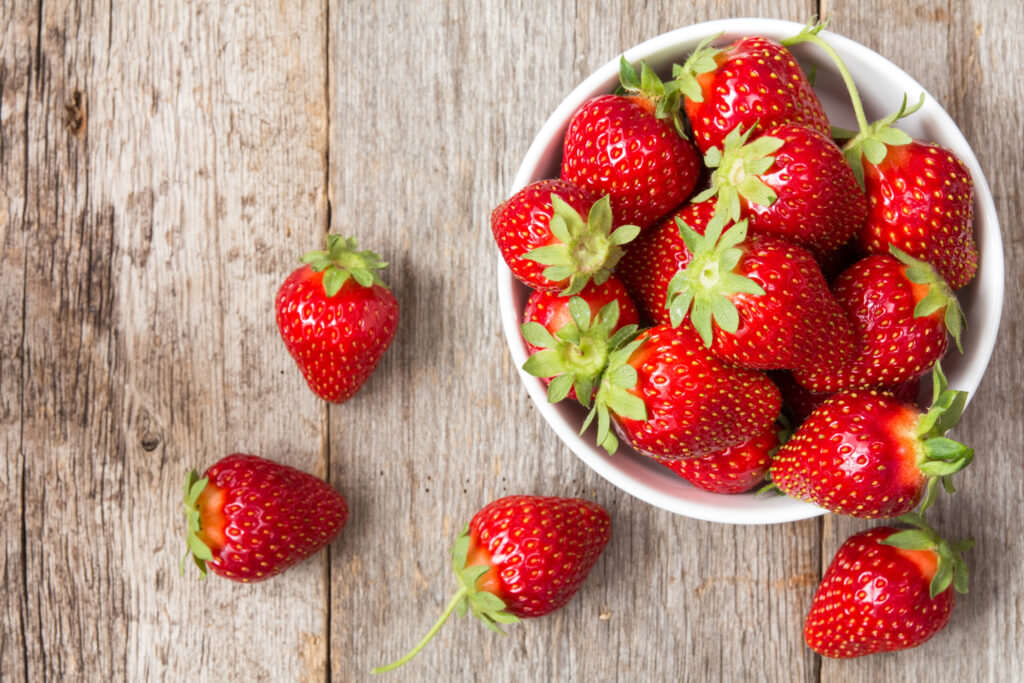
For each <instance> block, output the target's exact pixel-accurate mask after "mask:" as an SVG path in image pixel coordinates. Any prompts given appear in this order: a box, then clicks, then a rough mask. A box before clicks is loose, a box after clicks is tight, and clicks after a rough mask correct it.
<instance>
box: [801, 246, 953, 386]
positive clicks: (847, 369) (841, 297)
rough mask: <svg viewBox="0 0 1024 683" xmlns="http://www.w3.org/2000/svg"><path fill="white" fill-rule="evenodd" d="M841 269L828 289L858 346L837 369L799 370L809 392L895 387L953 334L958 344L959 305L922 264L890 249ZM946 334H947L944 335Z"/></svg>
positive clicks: (919, 370)
mask: <svg viewBox="0 0 1024 683" xmlns="http://www.w3.org/2000/svg"><path fill="white" fill-rule="evenodd" d="M893 249H894V250H895V251H894V252H893V253H894V256H889V255H888V254H875V255H873V256H869V257H867V258H865V259H862V260H860V261H858V262H857V263H855V264H854V265H852V266H851V267H850V268H848V269H847V270H846V271H844V272H843V273H842V274H841V275H840V276H839V278H838V279H837V280H836V283H835V286H834V288H833V293H834V294H835V297H836V300H838V301H839V305H840V306H842V307H843V309H844V310H845V311H846V313H847V315H848V316H849V318H850V320H851V321H853V325H854V329H855V331H856V335H857V337H858V339H860V340H861V344H860V350H859V351H858V353H857V355H856V356H855V357H854V359H853V360H852V361H851V362H849V363H847V364H845V365H843V366H841V367H839V368H838V369H837V370H826V369H824V368H814V369H811V370H809V371H797V372H795V373H794V376H795V378H796V380H797V381H798V382H800V383H801V384H803V385H804V386H806V387H808V388H809V389H811V390H813V391H826V392H834V391H839V390H840V389H854V388H870V387H894V386H897V385H899V384H902V383H904V382H908V381H911V380H915V379H917V378H918V377H920V376H921V375H923V374H924V373H926V372H928V371H929V370H930V369H931V368H932V366H933V365H935V363H937V362H938V361H939V360H941V359H942V357H943V356H944V355H945V354H946V348H947V346H948V345H949V336H948V334H951V335H952V336H953V339H954V340H955V341H956V345H957V348H961V350H962V347H961V345H960V331H961V330H962V329H963V325H964V323H963V318H964V314H963V311H962V310H961V309H960V304H959V303H958V302H957V300H956V296H954V294H953V292H952V291H950V289H949V287H948V286H947V285H946V283H945V282H944V281H943V280H942V278H941V277H940V276H939V275H938V274H937V273H936V272H935V269H934V268H932V267H931V266H930V265H928V264H927V263H924V262H923V261H918V260H917V259H915V258H912V257H910V256H908V255H907V254H905V253H903V252H902V251H900V250H898V249H895V247H893ZM947 333H948V334H947Z"/></svg>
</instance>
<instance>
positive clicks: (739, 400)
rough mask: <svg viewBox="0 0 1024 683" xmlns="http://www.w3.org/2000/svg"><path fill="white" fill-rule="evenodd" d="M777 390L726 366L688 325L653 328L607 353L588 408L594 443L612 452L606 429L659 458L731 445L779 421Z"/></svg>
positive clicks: (612, 441)
mask: <svg viewBox="0 0 1024 683" xmlns="http://www.w3.org/2000/svg"><path fill="white" fill-rule="evenodd" d="M780 404H781V399H780V397H779V390H778V388H777V387H776V386H775V385H774V384H773V383H772V381H771V380H770V379H768V377H767V376H765V375H764V374H763V373H760V372H757V371H754V370H747V369H744V368H738V367H734V366H731V365H728V364H726V363H724V362H722V361H721V360H719V359H718V358H716V357H715V356H713V355H711V354H710V353H709V352H708V351H707V349H705V348H704V345H703V344H702V342H701V340H700V338H699V337H698V336H697V333H696V332H694V330H693V328H691V327H689V326H682V327H678V328H676V327H671V326H669V325H656V326H655V327H652V328H650V329H648V330H644V331H643V332H641V333H640V335H639V336H637V338H636V339H635V340H633V341H631V342H629V343H628V344H626V345H625V346H622V347H620V348H619V349H616V350H615V351H613V352H612V354H611V356H610V357H609V359H608V368H607V369H606V370H605V372H604V374H603V375H602V378H601V383H600V386H599V388H598V391H597V396H596V397H595V399H594V405H593V407H592V408H591V410H590V413H589V414H588V415H587V419H586V420H585V422H584V424H583V428H582V429H581V430H580V431H581V432H582V431H585V430H586V429H587V427H589V426H590V424H591V422H592V421H593V419H594V418H595V417H596V418H597V443H598V444H600V445H601V446H602V447H603V448H604V449H605V450H607V451H608V452H609V453H614V452H615V451H616V450H617V449H618V443H619V442H618V439H617V438H616V437H615V435H614V434H613V433H612V426H613V425H614V427H615V429H616V430H617V431H618V432H619V434H620V435H621V436H622V437H623V438H624V439H625V440H626V441H627V443H628V444H629V445H630V446H631V447H632V448H633V449H635V450H636V451H638V452H640V453H643V454H645V455H649V456H651V457H654V458H660V459H663V460H679V459H682V458H695V457H699V456H702V455H707V454H708V453H713V452H716V451H721V450H723V449H726V448H729V447H731V446H738V445H740V444H742V443H743V442H745V441H748V440H749V439H751V438H753V437H755V436H756V435H758V434H761V433H763V432H764V430H766V429H768V428H769V427H770V426H771V425H772V423H774V422H775V418H776V417H778V415H779V407H780Z"/></svg>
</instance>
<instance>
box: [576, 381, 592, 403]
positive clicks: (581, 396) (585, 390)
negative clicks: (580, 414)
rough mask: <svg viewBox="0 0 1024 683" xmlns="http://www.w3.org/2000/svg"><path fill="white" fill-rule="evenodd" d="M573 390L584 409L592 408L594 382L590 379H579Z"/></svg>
mask: <svg viewBox="0 0 1024 683" xmlns="http://www.w3.org/2000/svg"><path fill="white" fill-rule="evenodd" d="M573 389H575V390H576V400H577V401H579V402H580V405H582V406H583V407H584V408H589V407H590V397H591V396H592V395H593V393H594V381H593V380H592V379H590V378H589V377H578V378H577V379H576V382H575V384H573Z"/></svg>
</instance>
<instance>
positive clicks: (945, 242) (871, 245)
mask: <svg viewBox="0 0 1024 683" xmlns="http://www.w3.org/2000/svg"><path fill="white" fill-rule="evenodd" d="M864 182H865V185H866V187H867V194H868V198H869V200H870V205H871V208H870V213H869V216H868V221H867V223H866V224H865V226H864V229H863V231H862V232H861V234H860V245H861V248H862V249H864V251H866V252H868V253H883V254H887V253H889V245H895V246H896V247H898V248H900V249H902V250H903V251H905V252H907V253H908V254H910V255H911V256H914V257H916V258H918V259H921V260H922V261H927V262H928V263H930V264H932V266H934V267H935V269H936V270H937V271H938V272H939V275H941V276H942V277H943V279H945V280H946V282H947V283H948V284H949V286H950V287H952V288H953V289H959V288H961V287H963V286H964V285H966V284H967V283H968V282H970V281H971V280H972V279H973V278H974V275H975V273H976V272H977V270H978V248H977V245H976V244H975V241H974V183H973V181H972V180H971V174H970V172H969V171H968V170H967V167H966V166H964V163H963V162H962V161H960V159H958V158H957V157H956V156H954V155H953V153H952V152H950V151H949V150H948V149H945V148H943V147H940V146H939V145H935V144H930V143H925V142H919V141H914V142H911V143H910V144H907V145H898V146H890V147H889V151H888V153H887V154H886V156H885V158H884V159H883V160H882V162H881V163H879V164H878V165H877V166H876V165H874V164H871V163H870V162H868V161H867V160H866V159H865V161H864Z"/></svg>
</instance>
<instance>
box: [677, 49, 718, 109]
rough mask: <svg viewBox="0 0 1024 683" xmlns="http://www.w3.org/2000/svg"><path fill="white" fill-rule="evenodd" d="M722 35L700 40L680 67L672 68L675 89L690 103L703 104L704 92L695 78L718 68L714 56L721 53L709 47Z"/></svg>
mask: <svg viewBox="0 0 1024 683" xmlns="http://www.w3.org/2000/svg"><path fill="white" fill-rule="evenodd" d="M721 35H722V34H721V33H719V34H718V35H714V36H711V37H710V38H705V39H704V40H702V41H701V42H700V43H699V44H698V45H697V47H696V49H694V51H693V52H692V53H691V54H690V56H689V57H687V59H686V61H685V62H683V64H682V65H679V64H675V65H673V66H672V77H673V78H674V79H675V81H674V83H675V84H676V89H677V90H678V91H679V92H681V93H682V94H683V95H684V96H685V97H686V99H688V100H690V101H691V102H703V101H704V92H703V91H702V90H701V87H700V83H699V82H698V81H697V77H698V76H700V75H701V74H706V73H709V72H711V71H714V70H715V69H717V68H718V63H717V62H716V61H715V56H716V55H718V53H720V52H721V50H720V49H719V48H717V47H711V42H712V41H713V40H715V39H717V38H718V37H719V36H721Z"/></svg>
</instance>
